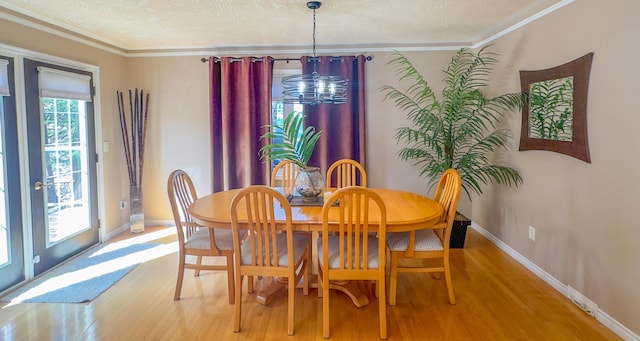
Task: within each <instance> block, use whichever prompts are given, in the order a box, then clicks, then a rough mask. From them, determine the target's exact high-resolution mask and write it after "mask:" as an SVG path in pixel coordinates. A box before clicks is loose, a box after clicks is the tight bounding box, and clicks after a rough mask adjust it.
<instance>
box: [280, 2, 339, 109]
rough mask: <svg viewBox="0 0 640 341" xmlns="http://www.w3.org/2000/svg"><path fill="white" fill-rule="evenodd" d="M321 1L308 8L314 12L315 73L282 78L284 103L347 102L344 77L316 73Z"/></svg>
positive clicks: (308, 3) (310, 3)
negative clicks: (317, 29)
mask: <svg viewBox="0 0 640 341" xmlns="http://www.w3.org/2000/svg"><path fill="white" fill-rule="evenodd" d="M320 5H322V3H321V2H320V1H309V2H307V7H308V8H309V9H311V10H313V58H312V60H311V61H312V62H313V72H312V73H311V74H302V75H292V76H286V77H283V78H282V89H283V90H282V94H283V102H284V103H299V104H308V105H318V104H342V103H346V102H347V84H348V82H349V80H348V79H347V78H345V77H343V76H330V75H320V74H318V72H317V71H316V66H317V63H318V58H317V57H316V10H317V9H318V8H320Z"/></svg>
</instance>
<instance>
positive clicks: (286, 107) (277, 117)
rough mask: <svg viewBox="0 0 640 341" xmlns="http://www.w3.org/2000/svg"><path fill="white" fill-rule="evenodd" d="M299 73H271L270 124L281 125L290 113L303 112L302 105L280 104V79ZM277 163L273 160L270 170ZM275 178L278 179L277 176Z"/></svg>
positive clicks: (292, 70) (287, 71) (298, 70)
mask: <svg viewBox="0 0 640 341" xmlns="http://www.w3.org/2000/svg"><path fill="white" fill-rule="evenodd" d="M300 73H302V70H301V69H286V70H274V71H273V85H272V87H271V98H272V99H271V124H273V125H282V124H283V122H284V118H285V117H286V116H287V115H289V114H290V113H291V112H293V111H295V112H304V106H303V105H302V104H297V103H296V104H287V103H283V102H282V77H284V76H289V75H295V74H300ZM277 142H278V141H274V143H277ZM278 162H279V160H274V161H273V162H272V163H271V169H273V168H274V167H275V166H276V165H277V164H278ZM276 177H278V178H280V177H279V176H278V175H277V176H276Z"/></svg>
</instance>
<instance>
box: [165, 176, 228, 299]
mask: <svg viewBox="0 0 640 341" xmlns="http://www.w3.org/2000/svg"><path fill="white" fill-rule="evenodd" d="M167 191H168V194H169V203H170V204H171V211H172V212H173V220H174V222H175V225H176V231H177V234H178V250H179V252H178V255H179V256H178V258H179V263H178V279H177V281H176V290H175V294H174V296H173V299H174V300H176V301H177V300H179V299H180V294H181V291H182V280H183V278H184V270H185V269H193V270H195V274H194V276H196V277H197V276H199V275H200V270H225V271H227V287H228V290H229V304H233V303H234V299H235V293H234V288H235V286H234V271H233V238H232V236H231V231H230V230H228V229H227V230H224V229H215V230H214V229H210V228H208V227H204V226H200V225H198V224H196V223H195V222H194V221H193V219H192V218H191V216H190V215H189V212H187V208H188V207H189V205H191V204H192V203H193V202H194V201H195V200H196V199H198V196H197V194H196V190H195V188H194V186H193V182H192V181H191V178H190V177H189V175H188V174H187V173H186V172H184V171H183V170H180V169H178V170H174V171H173V172H171V174H170V175H169V181H168V182H167ZM187 256H195V257H196V262H195V263H191V262H188V261H187ZM203 257H225V258H226V264H225V265H207V264H202V258H203Z"/></svg>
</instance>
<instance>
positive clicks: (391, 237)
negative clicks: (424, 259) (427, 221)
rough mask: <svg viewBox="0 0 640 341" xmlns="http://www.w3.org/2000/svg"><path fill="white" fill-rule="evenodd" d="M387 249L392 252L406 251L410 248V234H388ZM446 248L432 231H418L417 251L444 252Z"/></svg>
mask: <svg viewBox="0 0 640 341" xmlns="http://www.w3.org/2000/svg"><path fill="white" fill-rule="evenodd" d="M387 247H388V248H389V250H391V251H400V252H402V251H406V250H407V247H409V232H389V233H387ZM442 250H444V247H443V245H442V242H441V241H440V238H438V235H437V234H436V233H435V232H434V231H433V230H430V229H423V230H417V231H416V242H415V251H442Z"/></svg>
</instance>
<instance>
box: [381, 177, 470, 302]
mask: <svg viewBox="0 0 640 341" xmlns="http://www.w3.org/2000/svg"><path fill="white" fill-rule="evenodd" d="M461 187H462V180H461V179H460V174H459V173H458V171H456V170H455V169H448V170H447V171H445V172H444V173H443V174H442V177H441V178H440V180H439V182H438V187H437V189H436V194H435V197H434V199H435V201H437V202H438V203H439V204H440V205H441V206H442V208H443V210H444V213H443V214H442V217H441V219H440V221H439V223H438V224H437V225H435V226H430V227H427V228H425V229H421V230H415V231H411V232H389V233H387V247H388V250H389V252H390V255H391V261H390V279H389V304H391V305H396V291H397V283H398V272H412V273H415V272H444V277H445V282H446V284H447V291H448V294H449V303H451V304H456V298H455V295H454V293H453V284H452V283H451V269H450V265H449V240H450V238H451V229H452V226H453V220H454V218H455V216H456V209H457V207H458V200H459V198H460V191H461ZM416 258H419V259H437V260H439V261H438V264H437V266H429V267H428V266H426V265H425V266H423V267H413V266H412V267H404V266H401V265H400V264H399V262H398V260H400V259H416Z"/></svg>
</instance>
